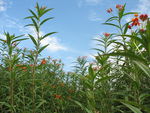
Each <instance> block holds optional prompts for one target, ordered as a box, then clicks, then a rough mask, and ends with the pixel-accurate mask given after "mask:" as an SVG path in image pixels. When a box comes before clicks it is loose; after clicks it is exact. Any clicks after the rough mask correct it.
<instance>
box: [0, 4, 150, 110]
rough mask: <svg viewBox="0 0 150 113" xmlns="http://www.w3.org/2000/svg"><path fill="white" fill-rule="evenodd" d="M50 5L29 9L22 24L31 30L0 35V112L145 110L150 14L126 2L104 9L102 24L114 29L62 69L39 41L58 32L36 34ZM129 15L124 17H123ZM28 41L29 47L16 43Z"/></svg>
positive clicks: (149, 106) (149, 104)
mask: <svg viewBox="0 0 150 113" xmlns="http://www.w3.org/2000/svg"><path fill="white" fill-rule="evenodd" d="M52 9H53V8H47V7H46V6H40V5H39V4H38V3H37V4H36V7H35V9H34V10H31V9H29V12H30V14H31V15H30V16H28V17H26V18H25V19H28V20H30V23H29V24H28V25H26V26H25V27H31V28H33V29H34V31H35V34H34V35H33V34H25V35H15V34H10V33H9V32H6V31H5V32H4V37H5V38H2V37H0V113H150V18H149V17H148V15H147V14H140V12H126V10H125V9H126V4H125V5H116V11H117V12H115V11H114V10H113V9H112V8H110V9H108V10H107V13H108V14H110V18H109V19H107V20H106V21H105V22H104V23H103V24H104V25H107V26H109V27H112V28H114V29H115V30H116V31H117V32H114V33H107V32H106V33H103V34H102V35H101V36H100V37H98V38H96V39H94V40H95V41H96V43H97V45H95V48H93V51H96V52H97V54H96V56H94V59H93V60H92V61H89V60H88V59H87V56H80V57H78V58H77V59H76V61H72V62H74V66H73V68H74V69H73V71H71V72H66V71H64V69H63V67H64V64H63V63H62V61H61V60H60V59H53V58H51V57H50V56H49V57H47V58H43V57H42V51H44V49H45V48H46V47H47V46H48V45H42V44H41V41H42V40H44V39H45V38H46V37H48V36H51V35H53V34H55V33H57V32H50V33H47V34H42V33H41V28H42V27H43V25H44V24H45V23H46V22H47V21H49V20H51V19H53V17H48V18H45V17H43V16H45V15H46V14H49V13H50V12H51V11H52ZM128 16H129V17H132V19H131V20H130V21H128V22H126V21H125V19H126V18H127V17H128ZM24 40H31V41H32V43H33V44H34V48H33V49H28V48H19V46H18V45H19V44H20V43H21V42H23V41H24Z"/></svg>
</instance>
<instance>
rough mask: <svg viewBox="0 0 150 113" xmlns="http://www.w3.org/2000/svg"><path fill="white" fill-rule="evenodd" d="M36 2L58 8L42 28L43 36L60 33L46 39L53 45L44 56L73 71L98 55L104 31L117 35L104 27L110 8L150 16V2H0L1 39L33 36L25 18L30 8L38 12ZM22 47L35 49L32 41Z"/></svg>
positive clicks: (133, 0) (56, 0)
mask: <svg viewBox="0 0 150 113" xmlns="http://www.w3.org/2000/svg"><path fill="white" fill-rule="evenodd" d="M36 2H38V3H39V4H40V5H45V6H47V7H49V8H54V10H52V11H51V12H49V13H48V14H47V16H49V17H55V18H54V19H53V20H51V21H49V22H47V24H46V25H45V26H44V27H43V28H42V33H48V32H53V31H56V32H58V33H57V34H55V35H53V36H52V37H49V38H48V39H45V40H44V42H43V44H45V43H49V44H50V46H49V47H48V48H47V49H46V50H45V51H44V52H43V53H42V54H43V56H51V57H53V58H55V59H57V58H58V59H62V61H63V62H64V64H65V65H66V66H65V69H66V70H68V69H70V68H69V66H71V62H73V61H75V59H76V58H77V57H78V56H88V57H90V56H91V55H93V54H95V51H94V50H92V49H91V48H93V47H96V45H95V43H94V42H93V40H92V39H93V38H95V37H100V35H102V33H103V32H109V33H111V32H113V29H112V28H109V27H108V26H104V25H102V23H103V22H104V21H105V20H106V19H107V18H108V17H110V15H109V14H108V13H106V9H108V8H113V9H114V12H115V5H116V4H124V3H126V4H127V10H128V11H140V12H141V13H148V14H150V11H149V9H150V0H0V37H1V38H2V34H3V31H4V30H5V31H9V32H11V33H15V34H16V35H20V34H24V33H32V32H33V29H31V28H24V25H26V24H28V23H29V21H27V20H24V19H23V18H24V17H26V16H28V15H29V12H28V9H34V7H35V4H36ZM20 46H21V47H29V48H32V47H33V44H32V43H31V41H29V40H28V41H25V42H23V43H22V44H21V45H20Z"/></svg>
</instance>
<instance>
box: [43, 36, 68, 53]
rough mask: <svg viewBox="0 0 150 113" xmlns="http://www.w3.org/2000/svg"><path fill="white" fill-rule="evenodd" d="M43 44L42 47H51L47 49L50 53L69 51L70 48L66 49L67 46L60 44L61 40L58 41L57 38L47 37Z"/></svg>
mask: <svg viewBox="0 0 150 113" xmlns="http://www.w3.org/2000/svg"><path fill="white" fill-rule="evenodd" d="M41 44H42V45H46V44H49V46H48V47H47V50H49V51H50V52H57V51H60V50H63V51H66V50H68V48H66V47H65V46H63V45H62V44H60V40H58V38H56V37H47V38H45V39H44V40H43V41H42V42H41Z"/></svg>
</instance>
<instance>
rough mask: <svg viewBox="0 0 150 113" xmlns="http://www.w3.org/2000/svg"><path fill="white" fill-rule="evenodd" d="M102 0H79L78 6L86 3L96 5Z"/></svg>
mask: <svg viewBox="0 0 150 113" xmlns="http://www.w3.org/2000/svg"><path fill="white" fill-rule="evenodd" d="M101 1H102V0H79V2H78V6H79V7H81V6H83V4H86V5H98V4H99V3H100V2H101Z"/></svg>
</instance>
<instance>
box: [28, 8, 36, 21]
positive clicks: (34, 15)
mask: <svg viewBox="0 0 150 113" xmlns="http://www.w3.org/2000/svg"><path fill="white" fill-rule="evenodd" d="M29 11H30V12H31V13H32V15H33V17H35V18H36V19H37V20H38V17H37V15H36V14H35V13H34V12H33V11H32V10H31V9H29Z"/></svg>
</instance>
